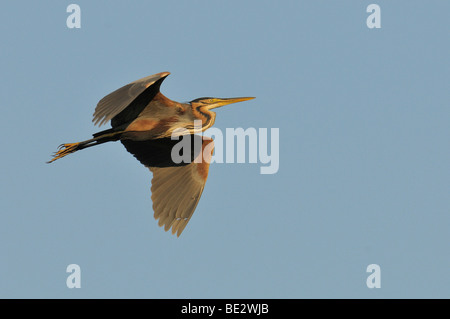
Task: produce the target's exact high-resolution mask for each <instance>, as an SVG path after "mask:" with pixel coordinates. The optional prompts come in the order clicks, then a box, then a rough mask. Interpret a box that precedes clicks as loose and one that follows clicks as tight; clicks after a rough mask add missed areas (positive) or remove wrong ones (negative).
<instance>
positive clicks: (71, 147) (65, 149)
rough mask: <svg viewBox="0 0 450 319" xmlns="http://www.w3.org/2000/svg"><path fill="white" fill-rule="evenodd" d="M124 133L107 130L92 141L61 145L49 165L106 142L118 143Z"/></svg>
mask: <svg viewBox="0 0 450 319" xmlns="http://www.w3.org/2000/svg"><path fill="white" fill-rule="evenodd" d="M122 133H123V132H122V131H119V132H111V130H106V131H103V132H99V133H96V134H94V138H91V139H90V140H86V141H83V142H78V143H66V144H61V145H60V146H59V147H58V151H56V152H55V153H54V154H53V158H52V159H51V160H50V161H48V162H47V163H51V162H54V161H56V160H57V159H60V158H62V157H64V156H66V155H69V154H72V153H75V152H76V151H79V150H82V149H84V148H88V147H91V146H95V145H99V144H103V143H106V142H112V141H118V140H119V139H120V135H121V134H122Z"/></svg>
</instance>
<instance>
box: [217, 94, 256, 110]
mask: <svg viewBox="0 0 450 319" xmlns="http://www.w3.org/2000/svg"><path fill="white" fill-rule="evenodd" d="M253 99H254V97H232V98H226V99H215V101H214V102H213V103H211V105H208V109H209V110H211V109H215V108H218V107H221V106H224V105H228V104H232V103H237V102H244V101H248V100H253Z"/></svg>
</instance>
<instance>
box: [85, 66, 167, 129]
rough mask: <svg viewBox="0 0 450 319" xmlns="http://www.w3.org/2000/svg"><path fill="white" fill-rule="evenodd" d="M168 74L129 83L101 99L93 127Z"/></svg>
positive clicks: (106, 120)
mask: <svg viewBox="0 0 450 319" xmlns="http://www.w3.org/2000/svg"><path fill="white" fill-rule="evenodd" d="M169 74H170V73H169V72H161V73H157V74H153V75H150V76H147V77H145V78H142V79H139V80H136V81H134V82H131V83H129V84H127V85H125V86H123V87H121V88H119V89H117V90H115V91H114V92H112V93H110V94H108V95H107V96H105V97H104V98H102V99H101V100H100V101H99V102H98V104H97V107H96V108H95V112H94V118H93V119H92V121H93V122H94V124H95V125H99V126H101V125H103V124H105V123H106V122H108V121H110V120H111V119H112V118H113V117H115V116H116V115H118V114H119V113H120V112H122V111H123V110H124V109H126V108H127V106H129V105H130V104H131V102H133V100H135V99H136V98H137V97H138V96H139V95H140V94H142V93H143V92H144V91H145V90H146V89H147V88H149V87H150V86H152V85H153V84H155V82H156V81H158V80H161V79H163V78H165V77H166V76H168V75H169Z"/></svg>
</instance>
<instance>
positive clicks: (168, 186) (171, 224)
mask: <svg viewBox="0 0 450 319" xmlns="http://www.w3.org/2000/svg"><path fill="white" fill-rule="evenodd" d="M213 151H214V142H213V140H212V139H210V138H207V137H203V141H202V151H201V153H200V154H199V155H198V156H197V157H196V159H195V160H194V162H192V163H190V164H188V165H186V166H178V167H150V171H152V173H153V179H152V201H153V211H154V217H155V219H159V221H158V225H159V226H163V225H164V230H165V231H168V230H169V229H170V228H172V234H175V233H176V234H177V236H180V235H181V233H182V232H183V230H184V228H185V227H186V225H187V223H188V222H189V221H190V219H191V217H192V214H193V213H194V211H195V208H196V207H197V204H198V202H199V200H200V197H201V196H202V192H203V188H204V187H205V183H206V179H207V178H208V171H209V163H210V162H211V156H212V153H213ZM200 159H201V161H200Z"/></svg>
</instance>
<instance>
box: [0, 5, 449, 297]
mask: <svg viewBox="0 0 450 319" xmlns="http://www.w3.org/2000/svg"><path fill="white" fill-rule="evenodd" d="M70 3H72V2H70V1H6V2H3V3H2V9H1V10H0V26H1V28H0V38H1V39H2V44H1V50H0V65H1V72H0V77H1V85H0V92H1V123H2V124H1V126H0V132H1V136H2V139H1V142H0V143H1V150H2V156H1V157H0V170H1V181H0V193H1V201H0V297H2V298H422V297H423V298H449V297H450V275H449V269H450V254H449V248H450V245H449V244H450V233H449V229H450V216H449V204H450V203H449V180H450V176H449V164H448V163H449V160H450V158H449V155H450V153H449V147H448V146H449V144H448V142H449V135H450V134H449V133H450V132H449V131H450V130H449V116H450V111H449V106H450V59H449V56H450V44H449V35H450V32H449V31H450V27H449V24H448V17H449V13H450V2H449V1H444V0H442V1H437V0H436V1H404V0H403V1H400V0H398V1H380V0H379V1H164V2H155V1H133V2H129V1H128V2H126V1H74V2H73V3H76V4H78V5H79V6H80V7H81V29H68V28H67V26H66V18H67V16H68V15H69V13H67V12H66V8H67V6H68V5H69V4H70ZM371 3H376V4H378V5H379V6H380V7H381V29H369V28H368V27H367V25H366V18H367V17H368V15H369V13H366V7H367V6H368V5H369V4H371ZM162 71H170V72H171V75H170V76H169V77H168V78H167V79H166V80H165V82H164V83H163V86H162V92H163V94H165V95H166V96H168V97H169V98H171V99H174V100H177V101H187V100H191V99H194V98H197V97H202V96H217V97H236V96H255V97H256V99H255V100H252V101H248V102H244V103H239V104H234V105H230V106H227V107H224V108H223V109H218V110H217V120H216V125H215V127H218V128H220V129H222V130H225V129H226V128H237V127H243V128H249V127H254V128H256V129H258V128H279V130H280V167H279V171H278V173H277V174H274V175H261V174H260V173H259V172H260V166H261V164H260V163H258V164H213V165H212V166H211V168H210V174H209V179H208V181H207V184H206V188H205V190H204V193H203V196H202V198H201V200H200V203H199V205H198V207H197V209H196V212H195V214H194V215H193V218H192V220H191V221H190V223H189V224H188V226H187V228H186V229H185V231H184V233H183V234H182V235H181V237H180V238H177V237H176V236H172V235H171V234H170V233H166V232H164V230H163V229H162V228H159V227H158V226H157V223H156V221H155V220H154V219H153V211H152V203H151V198H150V196H151V193H150V181H151V173H150V172H149V171H148V170H147V169H146V168H145V167H143V166H142V165H141V164H140V163H139V162H138V161H136V160H135V159H134V158H133V157H132V156H131V155H130V154H129V153H127V152H126V151H125V149H124V147H123V146H122V145H121V144H120V143H108V144H104V145H102V146H99V147H95V148H91V149H88V150H85V151H82V152H79V153H77V154H74V155H71V156H69V157H66V158H64V159H62V160H59V161H57V162H55V163H53V164H51V165H49V164H46V163H45V162H46V161H47V160H49V159H50V156H51V154H52V152H54V151H55V150H56V147H57V146H58V145H59V144H61V143H64V142H76V141H81V140H85V139H88V138H90V136H91V134H92V133H94V132H97V131H99V130H101V129H102V128H98V127H94V125H93V124H92V122H91V119H92V113H93V111H94V108H95V106H96V104H97V102H98V101H99V100H100V99H101V98H102V97H103V96H105V95H106V94H108V93H110V92H112V91H113V90H115V89H117V88H119V87H120V86H122V85H124V84H127V83H129V82H131V81H134V80H136V79H139V78H141V77H144V76H147V75H151V74H154V73H157V72H162ZM107 127H108V126H105V127H104V128H107ZM69 264H78V265H80V267H81V288H80V289H69V288H67V286H66V278H67V276H68V275H69V274H68V273H66V267H67V265H69ZM369 264H378V265H380V267H381V288H379V289H369V288H368V287H367V286H366V278H367V276H368V275H369V273H367V272H366V267H367V266H368V265H369Z"/></svg>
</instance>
